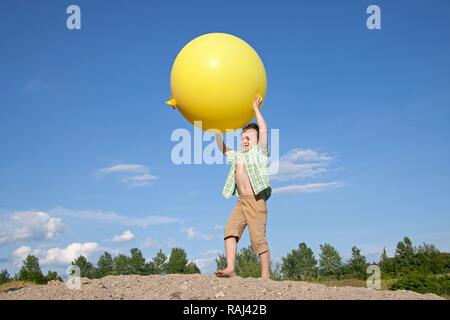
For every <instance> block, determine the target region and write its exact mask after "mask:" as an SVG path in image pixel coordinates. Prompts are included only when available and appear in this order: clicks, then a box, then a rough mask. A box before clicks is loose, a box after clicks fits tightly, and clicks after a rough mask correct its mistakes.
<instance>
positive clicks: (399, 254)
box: [394, 237, 417, 274]
mask: <svg viewBox="0 0 450 320" xmlns="http://www.w3.org/2000/svg"><path fill="white" fill-rule="evenodd" d="M394 260H395V267H396V272H397V274H407V273H409V272H411V271H413V270H414V269H415V268H416V267H417V259H416V254H415V249H414V247H413V245H412V241H411V239H409V238H408V237H404V238H403V241H400V242H398V243H397V248H396V250H395V257H394Z"/></svg>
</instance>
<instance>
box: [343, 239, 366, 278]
mask: <svg viewBox="0 0 450 320" xmlns="http://www.w3.org/2000/svg"><path fill="white" fill-rule="evenodd" d="M347 269H348V270H349V272H350V274H351V275H353V276H356V278H358V279H362V280H364V279H366V271H367V261H366V257H364V256H363V255H362V254H361V250H360V249H358V248H357V247H353V248H352V256H351V257H350V260H349V261H348V263H347Z"/></svg>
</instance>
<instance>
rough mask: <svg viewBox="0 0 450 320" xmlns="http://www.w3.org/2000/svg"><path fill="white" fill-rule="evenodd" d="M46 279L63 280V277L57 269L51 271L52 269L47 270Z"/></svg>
mask: <svg viewBox="0 0 450 320" xmlns="http://www.w3.org/2000/svg"><path fill="white" fill-rule="evenodd" d="M45 280H46V282H48V281H53V280H58V281H62V279H61V277H60V276H58V273H57V272H56V271H50V270H49V271H48V272H47V275H46V276H45Z"/></svg>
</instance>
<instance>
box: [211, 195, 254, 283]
mask: <svg viewBox="0 0 450 320" xmlns="http://www.w3.org/2000/svg"><path fill="white" fill-rule="evenodd" d="M246 225H247V222H246V221H245V217H244V214H243V212H242V208H241V204H240V201H239V200H238V201H237V203H236V206H235V207H234V209H233V211H232V212H231V214H230V217H229V218H228V222H227V225H226V227H225V234H224V240H225V253H226V256H227V267H226V268H225V269H223V270H218V271H216V272H215V274H216V276H218V277H232V276H234V275H235V272H234V267H235V261H236V253H237V243H238V241H239V239H240V237H241V236H242V233H243V232H244V229H245V226H246Z"/></svg>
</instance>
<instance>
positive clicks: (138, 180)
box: [96, 163, 158, 187]
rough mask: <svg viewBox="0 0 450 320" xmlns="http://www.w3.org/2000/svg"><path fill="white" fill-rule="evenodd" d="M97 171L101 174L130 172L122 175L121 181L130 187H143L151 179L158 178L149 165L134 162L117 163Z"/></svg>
mask: <svg viewBox="0 0 450 320" xmlns="http://www.w3.org/2000/svg"><path fill="white" fill-rule="evenodd" d="M96 173H97V175H99V176H104V175H110V174H120V175H123V174H128V175H126V176H122V177H121V179H120V181H121V182H123V183H125V184H126V185H127V186H129V187H143V186H146V185H148V184H149V183H150V182H151V181H153V180H156V179H158V177H157V176H155V175H152V174H150V170H149V168H148V167H147V166H144V165H141V164H132V163H124V164H117V165H113V166H110V167H107V168H102V169H99V170H97V172H96ZM130 174H132V175H130Z"/></svg>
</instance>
